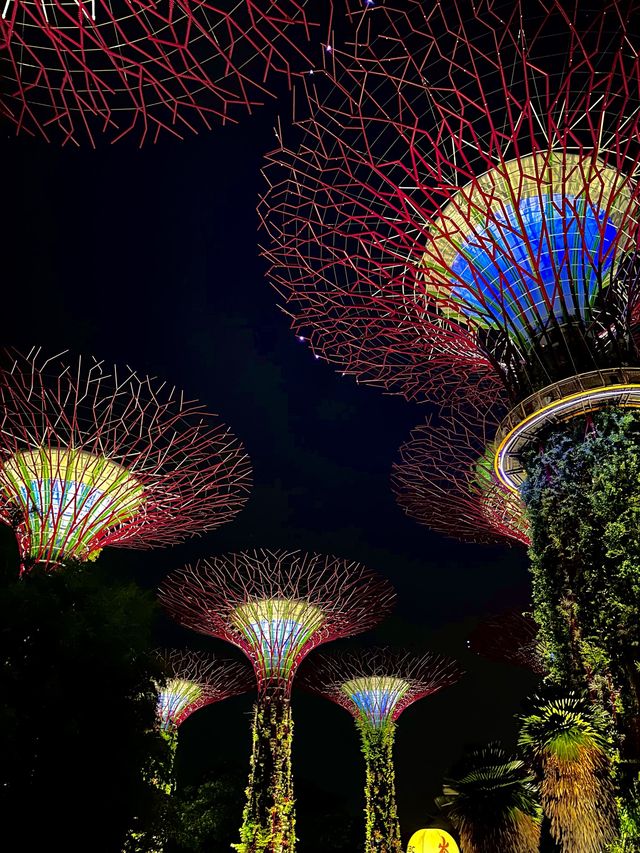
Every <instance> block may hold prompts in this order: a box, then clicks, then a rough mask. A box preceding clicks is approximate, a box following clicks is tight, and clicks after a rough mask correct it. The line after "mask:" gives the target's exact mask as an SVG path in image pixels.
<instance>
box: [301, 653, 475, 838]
mask: <svg viewBox="0 0 640 853" xmlns="http://www.w3.org/2000/svg"><path fill="white" fill-rule="evenodd" d="M459 677H460V672H459V670H458V669H457V667H456V665H455V664H454V663H453V661H449V660H446V659H445V658H441V657H437V656H436V655H431V654H427V655H424V657H422V658H415V657H413V655H411V654H406V653H396V652H394V651H391V650H388V649H362V650H359V651H346V652H343V653H341V654H336V655H331V654H327V655H322V656H320V657H316V658H315V659H312V660H310V661H309V663H307V664H306V665H305V672H304V674H303V675H302V676H301V681H302V683H303V684H304V685H305V686H307V687H308V688H309V689H311V690H313V691H314V692H316V693H319V694H320V695H322V696H325V697H326V698H327V699H330V700H331V701H332V702H335V703H336V704H338V705H340V706H341V707H342V708H344V709H345V710H347V711H348V712H349V713H350V714H351V715H352V716H353V718H354V720H355V722H356V726H357V728H358V731H359V732H360V737H361V743H362V752H363V754H364V757H365V762H366V786H365V802H366V808H365V815H366V840H365V847H364V849H365V850H367V851H368V853H401V850H402V844H401V839H400V823H399V821H398V812H397V808H396V792H395V771H394V764H393V744H394V740H395V730H396V721H397V719H398V717H399V716H400V714H402V712H403V711H404V710H405V709H406V708H408V707H409V705H411V704H413V702H416V701H417V700H418V699H422V698H423V697H425V696H430V695H431V694H432V693H435V692H436V691H438V690H440V689H441V688H442V687H446V686H448V685H450V684H453V683H455V682H456V681H457V680H458V678H459Z"/></svg>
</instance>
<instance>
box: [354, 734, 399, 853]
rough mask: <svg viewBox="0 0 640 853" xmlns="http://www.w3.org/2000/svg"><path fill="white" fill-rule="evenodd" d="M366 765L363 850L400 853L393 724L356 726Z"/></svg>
mask: <svg viewBox="0 0 640 853" xmlns="http://www.w3.org/2000/svg"><path fill="white" fill-rule="evenodd" d="M357 725H358V728H359V730H360V738H361V741H362V752H363V754H364V757H365V761H366V773H367V781H366V785H365V803H366V806H365V816H366V831H365V839H366V841H365V850H370V851H372V853H373V851H379V853H401V851H402V840H401V838H400V821H399V819H398V808H397V806H396V775H395V769H394V765H393V744H394V741H395V735H396V726H395V723H387V724H386V725H385V726H382V727H381V728H377V729H376V728H372V727H371V726H368V725H366V724H364V723H362V722H358V724H357Z"/></svg>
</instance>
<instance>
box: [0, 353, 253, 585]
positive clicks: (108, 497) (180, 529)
mask: <svg viewBox="0 0 640 853" xmlns="http://www.w3.org/2000/svg"><path fill="white" fill-rule="evenodd" d="M250 482H251V468H250V464H249V460H248V458H247V455H246V453H245V451H244V448H243V446H242V444H241V443H240V442H239V441H238V440H237V439H236V438H234V437H233V436H232V435H231V433H230V432H229V430H228V428H227V427H226V426H225V425H224V424H222V423H221V422H220V421H219V420H218V418H217V417H216V416H215V415H211V414H208V413H206V412H204V411H203V409H202V407H201V405H200V404H198V403H195V402H190V401H187V400H185V399H184V397H183V395H182V393H181V392H180V391H177V390H176V389H175V388H170V387H167V385H166V384H165V383H164V382H160V381H158V380H155V379H152V378H150V377H148V376H139V375H138V374H136V373H135V372H134V371H133V370H131V369H130V368H128V367H125V368H118V367H113V368H109V367H108V366H107V365H105V364H104V363H103V362H98V361H95V360H94V359H92V358H79V359H77V360H75V361H74V360H73V359H70V358H68V357H67V356H66V355H64V354H62V355H57V356H52V357H47V356H45V355H43V354H41V352H40V351H39V350H32V351H31V352H29V353H28V354H27V355H22V354H20V353H18V352H16V351H13V350H8V351H6V352H5V353H4V358H3V363H2V365H1V369H0V520H2V521H3V522H4V523H5V524H8V525H10V526H11V527H13V529H14V530H15V532H16V536H17V538H18V545H19V550H20V556H21V559H22V562H23V569H25V568H30V567H31V566H33V565H34V564H35V563H43V564H45V565H49V566H55V565H59V564H61V563H63V562H66V561H69V560H76V561H81V562H84V561H87V560H94V559H96V557H97V556H98V555H99V553H100V551H101V550H102V548H104V547H105V546H107V545H110V546H118V547H126V548H153V547H158V546H164V545H172V544H174V543H176V542H180V541H182V540H184V539H185V538H187V537H188V536H192V535H194V534H198V533H204V532H205V531H208V530H214V529H215V528H216V527H219V526H220V525H221V524H224V523H225V522H227V521H229V520H231V519H232V518H233V517H234V516H235V515H236V513H237V512H239V510H240V509H241V508H242V507H243V505H244V503H245V502H246V500H247V496H248V492H249V488H250Z"/></svg>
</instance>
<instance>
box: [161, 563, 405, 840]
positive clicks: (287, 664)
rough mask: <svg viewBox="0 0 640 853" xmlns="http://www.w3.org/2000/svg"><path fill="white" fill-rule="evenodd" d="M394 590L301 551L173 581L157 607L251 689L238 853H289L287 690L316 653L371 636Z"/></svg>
mask: <svg viewBox="0 0 640 853" xmlns="http://www.w3.org/2000/svg"><path fill="white" fill-rule="evenodd" d="M393 598H394V595H393V590H392V588H391V586H390V585H389V583H388V582H387V581H385V580H384V579H383V578H381V577H378V576H377V575H375V574H373V573H372V572H369V571H368V570H367V569H365V568H363V567H362V566H361V565H359V564H358V563H353V562H350V561H348V560H341V559H338V558H336V557H324V556H321V555H318V554H302V553H300V552H298V551H268V550H257V551H247V552H243V553H239V554H228V555H226V556H222V557H213V558H210V559H209V560H201V561H200V562H199V563H198V564H196V565H195V566H186V567H185V568H184V569H182V570H179V571H177V572H174V573H172V574H171V575H169V577H168V578H167V579H166V581H165V582H164V583H163V585H162V587H161V590H160V599H161V601H162V603H163V605H164V607H165V609H166V610H167V611H168V612H169V613H170V614H171V615H172V616H173V617H174V618H175V619H176V620H177V621H178V622H180V624H182V625H184V626H186V627H187V628H191V629H193V630H195V631H199V632H200V633H203V634H208V635H210V636H214V637H219V638H221V639H224V640H227V641H228V642H230V643H233V644H234V645H236V646H238V647H239V648H240V649H242V651H243V652H244V653H245V654H246V655H247V657H248V658H249V660H250V661H251V663H252V665H253V668H254V671H255V675H256V679H257V682H258V699H257V701H256V705H255V709H254V718H253V749H252V755H251V771H250V779H249V785H248V788H247V802H246V805H245V810H244V815H243V825H242V828H241V831H240V843H239V844H236V845H234V847H235V849H236V850H238V851H239V853H258V851H265V853H283V851H293V850H294V848H295V841H296V838H295V801H294V796H293V780H292V775H291V740H292V733H293V724H292V719H291V705H290V696H291V684H292V681H293V678H294V676H295V675H296V672H297V669H298V666H299V664H300V663H301V661H302V660H303V659H304V658H305V657H306V655H307V654H308V653H309V652H310V651H311V650H312V649H313V648H315V647H316V646H318V645H320V644H321V643H326V642H329V641H330V640H333V639H336V638H338V637H346V636H351V635H352V634H357V633H360V632H361V631H365V630H366V629H367V628H370V627H372V626H373V625H375V624H376V623H377V622H379V621H380V620H381V619H383V618H384V616H385V615H386V614H387V612H388V611H389V609H390V607H391V604H392V602H393Z"/></svg>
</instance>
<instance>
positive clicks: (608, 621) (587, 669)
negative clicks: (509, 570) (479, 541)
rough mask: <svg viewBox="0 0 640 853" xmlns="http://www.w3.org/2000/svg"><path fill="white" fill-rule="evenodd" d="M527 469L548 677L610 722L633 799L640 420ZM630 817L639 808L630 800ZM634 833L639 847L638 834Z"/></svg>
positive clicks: (598, 432) (549, 453)
mask: <svg viewBox="0 0 640 853" xmlns="http://www.w3.org/2000/svg"><path fill="white" fill-rule="evenodd" d="M525 461H526V468H527V480H526V482H525V485H524V487H523V491H522V494H523V498H524V500H525V502H526V506H527V513H528V516H529V519H530V524H531V538H532V545H531V550H530V553H531V558H532V571H533V591H534V599H535V606H536V620H537V621H538V623H539V624H540V626H541V638H542V640H543V645H544V646H545V647H546V648H547V649H548V650H549V655H548V665H549V669H550V673H551V675H552V676H553V677H555V678H556V680H558V681H562V680H564V681H567V682H569V683H571V682H572V681H573V683H575V684H577V686H578V687H579V686H580V682H582V681H584V682H586V683H587V685H588V688H589V691H590V694H591V696H592V698H593V699H594V700H596V701H597V702H598V704H599V705H600V706H601V707H602V708H603V709H604V710H606V711H607V712H608V714H609V715H610V716H611V718H612V720H613V722H614V723H615V727H616V729H617V731H618V734H619V736H620V763H619V766H618V776H619V782H620V784H621V786H622V788H623V790H627V791H629V792H630V791H632V790H633V789H634V788H635V783H636V782H637V779H638V773H639V771H640V698H639V697H640V693H639V690H640V672H639V669H638V660H639V659H640V417H639V416H638V415H637V414H635V413H633V412H632V411H624V410H623V409H616V410H610V411H604V412H600V413H598V414H595V415H593V416H592V417H591V418H589V419H580V420H576V421H573V422H571V423H569V424H566V425H564V426H561V427H557V428H555V429H553V430H551V431H550V432H549V433H548V435H546V436H544V437H543V440H542V442H541V446H540V447H539V448H532V449H531V450H530V451H529V453H528V454H527V456H526V458H525ZM629 796H631V797H632V795H629ZM632 799H633V797H632ZM626 810H631V812H633V813H635V812H637V804H634V803H633V802H632V801H631V799H630V800H629V801H628V803H627V806H626ZM632 822H635V821H632ZM634 832H638V833H639V835H638V837H639V838H640V826H639V827H637V828H636V829H635V830H634Z"/></svg>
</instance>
